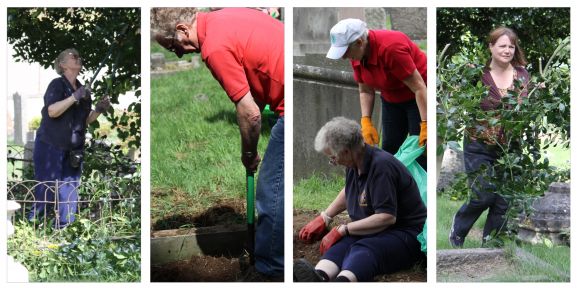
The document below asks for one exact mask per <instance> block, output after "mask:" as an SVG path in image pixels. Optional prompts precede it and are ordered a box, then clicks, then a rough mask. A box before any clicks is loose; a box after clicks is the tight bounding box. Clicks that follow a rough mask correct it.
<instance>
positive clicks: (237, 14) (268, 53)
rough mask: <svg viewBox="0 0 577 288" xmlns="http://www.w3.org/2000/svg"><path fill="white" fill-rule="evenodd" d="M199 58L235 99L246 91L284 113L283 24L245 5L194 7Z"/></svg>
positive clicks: (261, 102)
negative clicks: (208, 9) (200, 10)
mask: <svg viewBox="0 0 577 288" xmlns="http://www.w3.org/2000/svg"><path fill="white" fill-rule="evenodd" d="M197 30H198V41H199V45H200V53H201V57H202V60H203V61H204V62H205V63H206V66H208V69H210V71H211V72H212V75H213V76H214V78H215V79H216V80H218V82H219V83H220V85H221V86H222V88H223V89H224V90H225V91H226V94H228V97H230V99H231V100H232V101H233V102H235V103H236V102H238V101H239V100H240V99H242V97H244V96H245V95H246V94H247V93H248V92H249V91H250V92H251V94H252V96H253V97H254V99H255V101H256V102H257V104H258V105H259V106H260V107H261V108H262V107H264V105H266V104H269V105H270V107H271V110H273V111H275V112H277V113H278V114H280V115H284V24H283V23H282V22H280V21H278V20H275V19H273V18H272V17H270V16H268V15H266V14H264V13H262V12H260V11H257V10H255V9H247V8H230V9H222V10H218V11H214V12H209V13H198V16H197Z"/></svg>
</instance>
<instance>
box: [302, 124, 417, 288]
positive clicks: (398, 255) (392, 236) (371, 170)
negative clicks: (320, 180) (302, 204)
mask: <svg viewBox="0 0 577 288" xmlns="http://www.w3.org/2000/svg"><path fill="white" fill-rule="evenodd" d="M315 149H316V150H317V151H319V152H322V153H324V154H325V155H327V157H328V158H329V161H330V162H331V163H332V164H335V165H336V164H338V165H343V166H345V167H346V168H347V170H346V171H347V173H346V181H345V187H344V188H343V189H342V190H341V191H340V193H339V194H338V195H337V197H336V198H335V199H334V200H333V202H332V203H331V204H330V205H329V206H328V207H327V209H326V210H325V211H323V212H321V214H320V215H319V216H317V217H316V218H315V219H313V220H312V221H311V222H310V223H308V224H307V225H306V226H305V227H303V228H302V229H301V231H300V233H299V239H300V240H302V241H305V242H313V241H316V240H319V239H321V238H322V240H321V244H320V252H321V254H323V257H322V260H321V261H319V263H317V265H316V267H312V265H310V264H308V262H306V260H304V259H300V260H297V261H296V262H295V264H294V278H295V281H297V282H311V281H313V282H316V281H340V282H348V281H373V279H374V277H375V276H377V275H380V274H389V273H393V272H395V271H398V270H401V269H406V268H409V267H411V266H413V265H414V264H415V263H416V261H417V260H419V259H421V258H422V257H424V254H423V253H422V252H421V245H420V243H419V241H418V240H417V235H418V234H419V233H421V232H422V231H423V225H424V224H425V220H426V218H427V208H426V207H425V204H424V203H423V200H422V199H421V195H420V193H419V188H418V187H417V183H416V182H415V180H414V179H413V177H412V176H411V174H410V172H409V171H408V170H407V168H406V167H405V166H404V165H403V163H401V162H400V161H399V160H397V159H396V158H395V157H394V156H393V155H391V154H390V153H388V152H386V151H383V150H381V149H379V148H376V147H372V146H371V145H368V144H365V143H364V141H363V136H362V133H361V127H360V125H359V124H358V123H356V122H354V121H352V120H348V119H345V118H343V117H336V118H334V119H332V120H331V121H330V122H328V123H327V124H325V126H323V127H322V128H321V130H320V131H319V132H318V134H317V137H316V139H315ZM345 210H346V211H347V213H348V215H349V217H350V222H349V223H347V224H343V225H340V226H338V227H335V228H333V229H332V230H331V231H330V232H329V231H328V227H329V226H330V223H331V220H332V218H333V217H335V216H336V215H338V214H339V213H341V212H343V211H345ZM325 234H326V235H325ZM323 236H324V237H323Z"/></svg>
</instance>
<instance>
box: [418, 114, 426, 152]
mask: <svg viewBox="0 0 577 288" xmlns="http://www.w3.org/2000/svg"><path fill="white" fill-rule="evenodd" d="M425 144H427V120H424V121H421V133H419V146H425Z"/></svg>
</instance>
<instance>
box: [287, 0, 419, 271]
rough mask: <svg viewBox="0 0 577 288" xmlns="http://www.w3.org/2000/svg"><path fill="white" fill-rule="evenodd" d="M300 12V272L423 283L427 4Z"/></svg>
mask: <svg viewBox="0 0 577 288" xmlns="http://www.w3.org/2000/svg"><path fill="white" fill-rule="evenodd" d="M293 18H294V20H293V27H294V28H293V35H294V43H293V53H294V54H293V63H294V64H293V65H294V66H293V77H294V78H293V79H294V80H293V103H294V104H293V111H294V113H293V115H294V117H293V135H294V136H293V165H294V167H293V169H294V174H293V177H294V179H293V185H294V190H293V206H294V207H293V209H294V212H293V215H294V218H293V235H295V236H294V240H293V258H294V259H293V261H294V264H293V265H294V266H293V280H294V281H295V282H323V281H337V282H353V281H364V282H366V281H373V282H374V281H377V282H401V281H403V282H426V281H427V272H426V228H425V227H426V226H425V222H426V219H427V208H426V193H427V192H426V188H427V187H426V186H427V172H426V168H427V167H426V152H425V151H426V148H425V147H424V146H425V145H426V140H427V134H426V131H427V128H426V127H427V121H426V120H427V115H426V113H427V109H426V105H427V104H426V97H427V87H426V83H427V56H426V47H427V22H426V21H427V9H426V8H296V7H295V8H293ZM376 98H379V100H375V99H376Z"/></svg>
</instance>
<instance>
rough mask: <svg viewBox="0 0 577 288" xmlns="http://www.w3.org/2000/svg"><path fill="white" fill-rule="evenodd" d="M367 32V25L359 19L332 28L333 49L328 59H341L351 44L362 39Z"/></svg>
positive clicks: (346, 20) (348, 20) (342, 21)
mask: <svg viewBox="0 0 577 288" xmlns="http://www.w3.org/2000/svg"><path fill="white" fill-rule="evenodd" d="M366 31H367V23H365V22H363V21H362V20H359V19H352V18H348V19H344V20H341V21H339V23H337V24H336V25H335V26H333V28H331V49H329V52H327V58H330V59H341V58H342V57H343V55H345V52H347V49H348V48H349V44H351V43H353V42H355V41H356V40H357V39H359V38H361V36H363V34H364V33H365V32H366Z"/></svg>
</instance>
